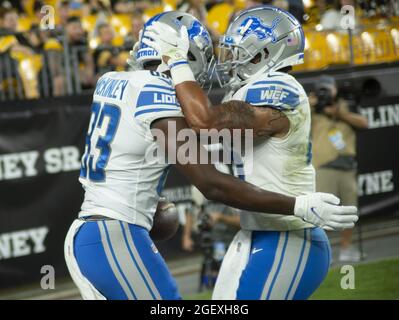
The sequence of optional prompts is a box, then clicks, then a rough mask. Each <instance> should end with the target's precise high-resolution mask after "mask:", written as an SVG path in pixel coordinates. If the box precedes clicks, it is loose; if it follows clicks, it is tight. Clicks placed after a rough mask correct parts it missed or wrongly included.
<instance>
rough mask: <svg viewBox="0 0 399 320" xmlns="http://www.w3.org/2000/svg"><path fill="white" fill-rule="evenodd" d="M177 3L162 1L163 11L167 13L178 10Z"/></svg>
mask: <svg viewBox="0 0 399 320" xmlns="http://www.w3.org/2000/svg"><path fill="white" fill-rule="evenodd" d="M176 2H177V1H176V0H162V6H163V10H164V11H165V12H166V11H172V10H176V8H177V3H176Z"/></svg>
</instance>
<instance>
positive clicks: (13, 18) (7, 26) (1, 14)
mask: <svg viewBox="0 0 399 320" xmlns="http://www.w3.org/2000/svg"><path fill="white" fill-rule="evenodd" d="M17 29H18V13H17V11H16V10H15V9H13V8H11V9H1V10H0V30H2V31H4V32H9V33H14V34H13V35H12V37H10V38H9V39H10V44H11V45H10V47H9V49H10V50H11V53H13V52H20V53H23V54H26V55H31V54H33V50H32V48H31V45H30V43H29V40H28V39H27V38H26V37H25V35H23V34H21V33H16V32H17ZM11 40H12V41H11ZM0 50H1V49H0ZM3 50H4V48H3Z"/></svg>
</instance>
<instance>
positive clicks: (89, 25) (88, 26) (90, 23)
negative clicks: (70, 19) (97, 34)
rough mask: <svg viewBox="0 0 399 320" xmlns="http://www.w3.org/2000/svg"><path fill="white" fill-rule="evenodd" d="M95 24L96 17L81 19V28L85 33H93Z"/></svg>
mask: <svg viewBox="0 0 399 320" xmlns="http://www.w3.org/2000/svg"><path fill="white" fill-rule="evenodd" d="M96 22H97V16H96V15H90V16H85V17H82V26H83V29H85V30H86V31H87V32H93V30H94V28H95V26H96Z"/></svg>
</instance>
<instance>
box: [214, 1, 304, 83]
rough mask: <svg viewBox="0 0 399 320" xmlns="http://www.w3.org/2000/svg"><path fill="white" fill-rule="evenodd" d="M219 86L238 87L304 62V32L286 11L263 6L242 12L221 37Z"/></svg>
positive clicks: (218, 70) (218, 67) (218, 68)
mask: <svg viewBox="0 0 399 320" xmlns="http://www.w3.org/2000/svg"><path fill="white" fill-rule="evenodd" d="M219 48H220V52H219V57H218V65H217V74H218V80H219V82H220V85H221V86H222V87H226V86H230V87H232V89H234V88H237V87H241V86H243V85H245V84H246V83H248V82H250V81H251V80H252V79H254V78H257V77H258V76H260V75H261V74H264V73H268V72H271V71H277V70H280V69H283V68H285V67H288V66H292V65H295V64H300V63H303V49H304V35H303V31H302V28H301V26H300V24H299V22H298V21H297V20H296V19H295V18H294V17H293V16H292V15H290V14H289V13H288V12H285V11H283V10H281V9H277V8H275V7H270V6H262V7H257V8H253V9H249V10H246V11H244V12H242V13H241V14H240V15H239V16H238V17H237V18H236V19H235V20H234V21H233V22H232V23H231V24H230V26H229V28H228V30H227V32H226V34H225V35H224V36H223V37H222V38H221V39H220V45H219Z"/></svg>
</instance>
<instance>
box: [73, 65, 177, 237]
mask: <svg viewBox="0 0 399 320" xmlns="http://www.w3.org/2000/svg"><path fill="white" fill-rule="evenodd" d="M167 117H183V114H182V112H181V108H180V106H179V104H178V103H177V100H176V94H175V89H174V87H173V84H172V81H171V79H170V78H168V77H167V76H165V75H163V74H160V73H158V72H151V71H143V70H142V71H133V72H109V73H106V74H105V75H103V76H102V77H101V78H100V79H99V80H98V82H97V86H96V89H95V91H94V95H93V104H92V115H91V120H90V124H89V129H88V133H87V137H86V147H85V153H84V155H83V157H82V167H81V172H80V178H79V180H80V182H81V183H82V185H83V188H84V190H85V197H84V202H83V204H82V208H81V212H80V213H79V216H80V217H84V216H89V215H103V216H106V217H110V218H113V219H118V220H122V221H126V222H128V223H132V224H136V225H139V226H142V227H144V228H146V229H148V230H149V229H151V227H152V222H153V216H154V213H155V211H156V208H157V203H158V199H159V195H160V193H161V190H162V187H163V184H164V182H165V180H166V176H167V172H168V169H169V166H168V165H167V164H166V163H165V162H164V161H159V160H158V159H157V158H156V157H154V154H156V153H155V148H156V142H155V141H154V138H153V136H152V134H151V131H150V126H151V123H152V122H153V121H154V120H156V119H159V118H167ZM159 156H160V155H159Z"/></svg>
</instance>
